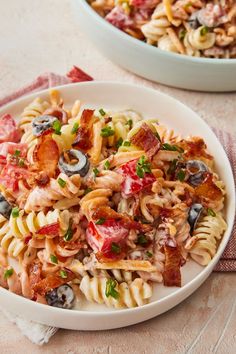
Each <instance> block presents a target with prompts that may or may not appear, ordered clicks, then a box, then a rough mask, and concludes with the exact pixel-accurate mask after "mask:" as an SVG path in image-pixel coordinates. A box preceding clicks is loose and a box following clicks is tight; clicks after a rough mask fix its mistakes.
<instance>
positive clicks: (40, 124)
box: [32, 115, 57, 136]
mask: <svg viewBox="0 0 236 354" xmlns="http://www.w3.org/2000/svg"><path fill="white" fill-rule="evenodd" d="M56 120H57V118H56V117H53V116H49V115H43V116H38V117H36V118H34V119H33V121H32V128H33V135H34V136H40V135H42V133H43V132H45V131H46V130H48V129H50V128H52V126H53V123H54V122H55V121H56Z"/></svg>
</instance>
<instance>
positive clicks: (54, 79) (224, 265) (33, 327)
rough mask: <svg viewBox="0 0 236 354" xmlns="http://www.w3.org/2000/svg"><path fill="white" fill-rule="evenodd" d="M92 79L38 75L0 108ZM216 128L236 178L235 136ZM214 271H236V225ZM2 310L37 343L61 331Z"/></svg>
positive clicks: (75, 72)
mask: <svg viewBox="0 0 236 354" xmlns="http://www.w3.org/2000/svg"><path fill="white" fill-rule="evenodd" d="M92 80H93V78H92V77H91V76H90V75H88V74H86V73H85V72H84V71H83V70H81V69H80V68H78V67H76V66H74V67H73V68H72V69H71V70H70V71H69V72H68V73H67V74H66V76H62V75H57V74H55V73H50V72H49V73H45V74H42V75H40V76H38V77H37V78H36V79H35V80H34V81H33V82H32V83H30V84H29V85H26V86H24V87H22V88H21V89H19V90H17V91H15V92H13V93H12V94H10V95H8V96H5V97H3V98H0V107H1V106H3V105H5V104H7V103H9V102H11V101H13V100H15V99H17V98H19V97H21V96H24V95H26V94H28V93H32V92H37V91H41V90H43V89H47V88H50V87H54V86H59V85H65V84H69V83H76V82H82V81H92ZM213 130H214V132H215V134H216V135H217V137H218V138H219V140H220V142H221V143H222V145H223V146H224V149H225V151H226V153H227V155H228V158H229V160H230V163H231V166H232V169H233V173H234V178H235V180H236V156H235V155H234V152H235V151H236V141H235V137H233V136H232V135H231V134H229V133H227V132H224V131H221V130H218V129H215V128H213ZM214 271H228V272H233V271H236V225H234V228H233V231H232V235H231V238H230V241H229V243H228V245H227V247H226V249H225V251H224V253H223V255H222V257H221V259H220V261H219V263H218V264H217V266H216V267H215V269H214ZM2 311H3V313H4V314H5V315H6V316H7V317H8V318H9V320H10V321H12V322H13V323H15V324H16V325H17V326H18V328H19V329H20V330H21V332H22V333H23V334H24V335H25V336H26V337H27V338H29V340H31V342H33V343H35V344H38V345H42V344H45V343H47V342H48V341H49V339H50V338H51V337H52V336H53V335H54V334H55V333H56V331H57V330H58V328H54V327H50V326H46V325H42V324H39V323H36V322H33V321H27V320H24V319H22V318H20V317H18V316H15V315H13V314H10V313H8V312H6V311H4V310H2Z"/></svg>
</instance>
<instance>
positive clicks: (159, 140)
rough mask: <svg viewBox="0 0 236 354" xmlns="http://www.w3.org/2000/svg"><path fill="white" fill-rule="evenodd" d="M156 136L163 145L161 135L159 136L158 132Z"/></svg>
mask: <svg viewBox="0 0 236 354" xmlns="http://www.w3.org/2000/svg"><path fill="white" fill-rule="evenodd" d="M155 136H156V137H157V139H158V140H159V141H160V143H161V137H160V135H159V133H158V132H156V133H155Z"/></svg>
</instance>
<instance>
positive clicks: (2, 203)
mask: <svg viewBox="0 0 236 354" xmlns="http://www.w3.org/2000/svg"><path fill="white" fill-rule="evenodd" d="M11 211H12V206H11V204H9V203H8V201H7V200H6V199H5V198H4V196H3V195H2V193H0V214H1V215H2V216H4V218H6V219H10V215H11Z"/></svg>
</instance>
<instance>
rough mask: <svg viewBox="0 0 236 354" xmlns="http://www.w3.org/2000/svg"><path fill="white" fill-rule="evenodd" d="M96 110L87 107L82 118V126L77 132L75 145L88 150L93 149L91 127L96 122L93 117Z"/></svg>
mask: <svg viewBox="0 0 236 354" xmlns="http://www.w3.org/2000/svg"><path fill="white" fill-rule="evenodd" d="M93 113H94V110H92V109H85V110H84V111H83V113H82V116H81V118H80V127H79V129H78V132H77V136H76V139H75V141H74V143H73V144H72V146H73V147H75V148H78V149H81V150H84V151H87V150H89V149H91V147H92V143H91V139H90V137H91V128H92V125H93V123H94V119H93Z"/></svg>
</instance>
